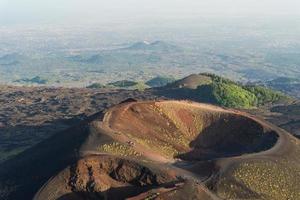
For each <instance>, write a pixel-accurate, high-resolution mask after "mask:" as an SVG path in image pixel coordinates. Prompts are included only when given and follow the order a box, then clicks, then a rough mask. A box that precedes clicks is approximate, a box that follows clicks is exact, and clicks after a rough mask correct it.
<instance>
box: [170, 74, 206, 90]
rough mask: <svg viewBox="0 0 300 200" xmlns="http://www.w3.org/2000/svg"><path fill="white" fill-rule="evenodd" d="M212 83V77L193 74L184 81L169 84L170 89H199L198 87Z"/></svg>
mask: <svg viewBox="0 0 300 200" xmlns="http://www.w3.org/2000/svg"><path fill="white" fill-rule="evenodd" d="M210 83H212V79H211V77H210V76H207V75H204V74H191V75H189V76H187V77H185V78H183V79H180V80H178V81H175V82H174V83H171V84H169V85H168V87H171V88H188V89H197V87H199V86H202V85H207V84H210Z"/></svg>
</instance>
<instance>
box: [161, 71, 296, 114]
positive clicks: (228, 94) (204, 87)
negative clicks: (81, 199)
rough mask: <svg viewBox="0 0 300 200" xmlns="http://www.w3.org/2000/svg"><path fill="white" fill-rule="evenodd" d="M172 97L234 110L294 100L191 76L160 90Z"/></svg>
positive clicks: (263, 89)
mask: <svg viewBox="0 0 300 200" xmlns="http://www.w3.org/2000/svg"><path fill="white" fill-rule="evenodd" d="M160 94H161V95H165V96H167V97H170V98H182V99H191V100H195V101H199V102H206V103H213V104H217V105H221V106H225V107H231V108H253V107H257V106H261V105H266V104H276V103H283V102H287V101H290V100H291V97H289V96H286V95H284V94H283V93H281V92H278V91H275V90H272V89H269V88H266V87H263V86H257V85H243V84H240V83H236V82H234V81H231V80H229V79H226V78H222V77H220V76H217V75H214V74H207V73H203V74H192V75H190V76H188V77H185V78H183V79H181V80H178V81H175V82H174V83H171V84H169V85H167V86H166V87H164V89H162V91H160Z"/></svg>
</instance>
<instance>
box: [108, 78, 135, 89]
mask: <svg viewBox="0 0 300 200" xmlns="http://www.w3.org/2000/svg"><path fill="white" fill-rule="evenodd" d="M137 84H138V83H137V82H135V81H129V80H122V81H116V82H112V83H109V84H108V85H111V86H114V87H121V88H126V87H133V86H136V85H137Z"/></svg>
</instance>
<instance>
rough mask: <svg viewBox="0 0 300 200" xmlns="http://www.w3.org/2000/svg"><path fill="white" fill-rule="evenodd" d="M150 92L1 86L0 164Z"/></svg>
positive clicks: (149, 95)
mask: <svg viewBox="0 0 300 200" xmlns="http://www.w3.org/2000/svg"><path fill="white" fill-rule="evenodd" d="M130 97H132V98H135V99H139V100H145V99H155V98H156V96H154V95H152V94H151V92H139V91H126V90H106V89H84V88H45V87H13V86H0V163H1V162H2V161H3V160H5V159H7V158H9V157H11V156H13V155H16V154H18V153H20V152H22V151H23V150H25V149H27V148H28V147H31V146H33V145H34V144H36V143H38V142H40V141H42V140H44V139H46V138H48V137H50V136H51V135H53V134H54V133H56V132H59V131H62V130H65V129H66V128H68V127H71V126H73V125H75V124H77V123H78V122H79V121H82V120H84V119H86V117H87V116H90V115H92V114H94V113H96V112H98V111H100V110H103V109H106V108H108V107H110V106H112V105H115V104H118V103H120V102H121V101H123V100H126V99H127V98H130Z"/></svg>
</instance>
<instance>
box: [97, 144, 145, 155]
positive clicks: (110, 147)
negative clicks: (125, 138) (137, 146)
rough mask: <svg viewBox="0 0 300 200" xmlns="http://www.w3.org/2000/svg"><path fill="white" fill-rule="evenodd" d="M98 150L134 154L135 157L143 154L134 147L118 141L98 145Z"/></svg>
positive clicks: (116, 153)
mask: <svg viewBox="0 0 300 200" xmlns="http://www.w3.org/2000/svg"><path fill="white" fill-rule="evenodd" d="M98 151H101V152H105V153H110V154H114V155H119V156H134V157H140V156H141V154H140V153H139V152H137V151H135V150H134V149H133V148H132V147H130V146H128V145H124V144H121V143H118V142H113V143H110V144H103V145H101V146H99V147H98Z"/></svg>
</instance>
